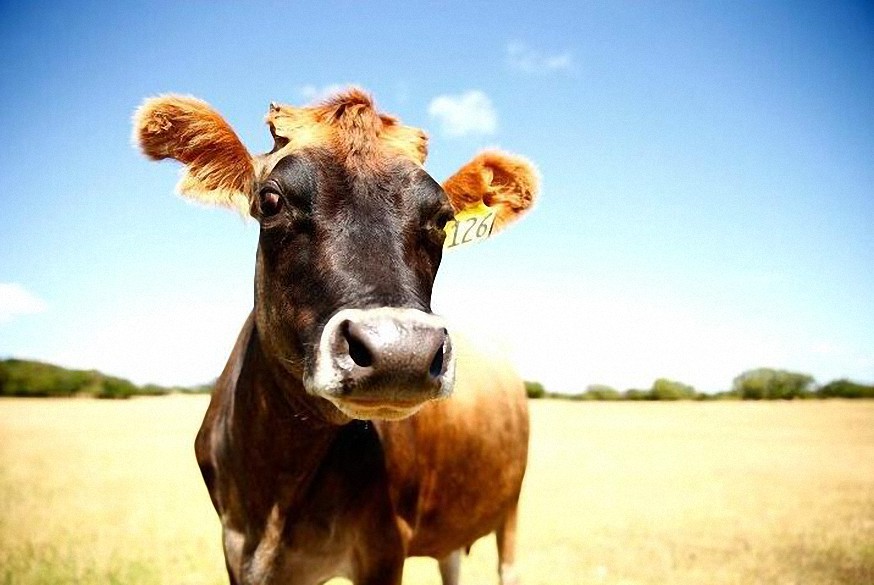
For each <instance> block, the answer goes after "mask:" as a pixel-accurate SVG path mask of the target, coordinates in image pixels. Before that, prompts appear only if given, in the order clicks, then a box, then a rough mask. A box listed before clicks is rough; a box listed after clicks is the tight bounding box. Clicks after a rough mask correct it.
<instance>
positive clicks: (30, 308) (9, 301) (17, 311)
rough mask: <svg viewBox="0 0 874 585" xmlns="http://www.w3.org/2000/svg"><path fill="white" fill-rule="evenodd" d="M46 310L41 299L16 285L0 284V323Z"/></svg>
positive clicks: (13, 283)
mask: <svg viewBox="0 0 874 585" xmlns="http://www.w3.org/2000/svg"><path fill="white" fill-rule="evenodd" d="M45 310H46V304H45V302H43V300H42V299H40V298H38V297H36V296H34V295H33V294H32V293H31V292H29V291H28V290H27V289H25V288H24V287H23V286H21V285H20V284H18V283H15V282H12V283H0V323H5V322H7V321H11V320H12V319H14V318H15V317H18V316H20V315H33V314H35V313H42V312H43V311H45Z"/></svg>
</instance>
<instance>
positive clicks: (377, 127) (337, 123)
mask: <svg viewBox="0 0 874 585" xmlns="http://www.w3.org/2000/svg"><path fill="white" fill-rule="evenodd" d="M267 124H268V125H269V126H270V131H271V133H272V134H273V136H274V139H275V140H276V146H275V147H274V149H273V151H271V152H270V153H268V154H265V155H263V156H261V157H259V161H258V162H259V163H260V169H259V170H260V172H259V173H258V174H259V175H260V176H262V177H263V176H265V175H266V174H267V173H269V171H270V170H271V169H272V168H273V167H274V166H275V165H276V163H277V162H278V161H279V160H281V159H282V158H284V157H285V156H288V155H289V154H292V153H294V152H298V151H301V150H304V149H310V148H317V149H319V150H323V151H328V152H332V153H334V154H335V155H336V156H337V157H338V159H339V160H342V161H343V162H344V163H345V164H346V165H350V166H355V167H359V168H363V169H368V168H379V167H381V166H383V165H385V164H390V163H393V162H397V161H398V159H406V160H409V161H412V162H414V163H415V164H417V165H420V166H421V165H423V164H424V163H425V157H426V156H427V154H428V138H427V136H426V135H425V133H424V132H423V131H422V130H420V129H419V128H414V127H412V126H405V125H403V124H401V123H400V121H399V120H398V119H397V118H394V117H393V116H390V115H387V114H383V113H380V112H378V111H377V110H376V108H375V106H374V104H373V101H372V100H371V98H370V96H369V95H367V94H366V93H364V92H363V91H361V90H358V89H349V90H346V91H344V92H342V93H339V94H337V95H335V96H333V97H332V98H329V99H328V100H327V101H325V102H324V103H322V104H319V105H316V106H311V107H303V108H299V107H294V106H287V105H277V104H271V105H270V111H269V112H268V113H267Z"/></svg>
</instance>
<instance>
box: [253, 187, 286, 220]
mask: <svg viewBox="0 0 874 585" xmlns="http://www.w3.org/2000/svg"><path fill="white" fill-rule="evenodd" d="M259 198H260V201H259V205H260V207H261V216H262V217H273V216H274V215H276V214H277V213H279V212H280V211H282V196H281V195H280V194H279V193H277V192H276V191H274V190H273V189H262V190H261V192H260V193H259Z"/></svg>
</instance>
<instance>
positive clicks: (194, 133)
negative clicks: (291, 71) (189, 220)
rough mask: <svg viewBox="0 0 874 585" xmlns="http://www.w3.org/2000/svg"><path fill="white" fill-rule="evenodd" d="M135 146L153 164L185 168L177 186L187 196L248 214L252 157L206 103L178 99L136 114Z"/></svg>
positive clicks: (164, 99) (153, 102)
mask: <svg viewBox="0 0 874 585" xmlns="http://www.w3.org/2000/svg"><path fill="white" fill-rule="evenodd" d="M134 141H135V142H137V143H138V144H139V146H140V148H141V149H142V151H143V152H144V153H145V154H146V156H148V157H149V158H151V159H153V160H161V159H165V158H174V159H176V160H178V161H179V162H181V163H182V164H184V165H185V171H184V174H183V176H182V179H181V180H180V181H179V185H178V186H177V189H178V190H179V192H180V193H181V194H182V195H185V196H186V197H190V198H192V199H195V200H197V201H201V202H203V203H208V204H212V205H220V206H224V207H232V208H235V209H239V210H240V211H241V212H243V213H248V211H249V194H250V192H251V190H252V185H253V179H254V166H253V163H252V156H251V155H250V154H249V151H248V150H246V147H245V146H243V143H242V142H241V141H240V139H239V138H238V137H237V135H236V133H235V132H234V131H233V129H232V128H231V127H230V125H229V124H228V123H227V122H226V121H225V120H224V118H222V117H221V115H220V114H219V113H218V112H216V111H215V110H214V109H212V107H210V106H209V104H207V103H206V102H203V101H201V100H199V99H196V98H193V97H187V96H177V95H165V96H160V97H156V98H151V99H148V100H146V101H145V102H144V103H143V105H142V106H140V108H139V109H138V110H137V111H136V113H135V114H134Z"/></svg>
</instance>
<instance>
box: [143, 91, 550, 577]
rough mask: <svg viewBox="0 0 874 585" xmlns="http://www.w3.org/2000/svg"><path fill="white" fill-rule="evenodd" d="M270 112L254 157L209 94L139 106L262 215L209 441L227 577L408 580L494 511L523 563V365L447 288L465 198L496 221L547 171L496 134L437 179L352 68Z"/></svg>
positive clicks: (205, 432)
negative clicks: (458, 323)
mask: <svg viewBox="0 0 874 585" xmlns="http://www.w3.org/2000/svg"><path fill="white" fill-rule="evenodd" d="M267 122H268V124H269V125H270V129H271V133H272V134H273V136H274V148H273V150H271V151H270V152H268V153H266V154H263V155H260V156H252V155H251V154H250V153H249V152H248V150H247V149H246V148H245V146H243V144H242V142H241V141H240V140H239V138H238V137H237V135H236V134H235V133H234V131H233V130H232V129H231V127H230V126H229V125H228V124H227V122H225V121H224V119H223V118H222V117H221V116H220V115H219V114H218V113H217V112H216V111H215V110H213V109H212V108H211V107H210V106H209V105H207V104H206V103H204V102H201V101H200V100H197V99H194V98H188V97H180V96H164V97H160V98H155V99H152V100H149V101H147V102H146V103H145V104H144V105H143V107H142V108H141V109H140V110H139V112H138V113H137V116H136V118H135V132H136V137H137V140H138V141H139V143H140V145H141V147H142V148H143V151H144V152H145V153H146V154H147V155H148V156H150V157H152V158H154V159H158V160H159V159H163V158H174V159H176V160H178V161H180V162H182V163H183V164H185V165H186V172H185V174H184V175H183V178H182V181H181V182H180V190H181V191H182V192H183V193H184V194H187V195H189V196H191V197H194V198H196V199H199V200H201V201H206V202H211V203H215V204H218V205H226V206H232V207H238V208H242V209H245V210H246V212H247V213H249V214H251V215H252V217H254V218H255V219H256V220H257V221H258V222H259V224H260V230H261V231H260V237H259V243H258V252H257V256H256V269H255V306H254V308H253V311H252V315H251V316H250V318H249V319H248V321H247V322H246V325H245V326H244V328H243V330H242V332H241V333H240V336H239V338H238V340H237V343H236V345H235V347H234V351H233V353H232V355H231V358H230V360H229V361H228V363H227V366H226V367H225V370H224V372H223V373H222V375H221V377H220V378H219V380H218V382H217V384H216V388H215V391H214V393H213V396H212V401H211V402H210V406H209V409H208V411H207V413H206V417H205V419H204V422H203V426H202V427H201V429H200V432H199V434H198V436H197V442H196V453H197V460H198V463H199V464H200V467H201V470H202V473H203V478H204V481H205V482H206V485H207V488H208V489H209V493H210V496H211V497H212V501H213V504H214V505H215V508H216V511H217V512H218V514H219V516H220V517H221V522H222V527H223V541H224V550H225V559H226V562H227V568H228V573H229V576H230V579H231V581H232V582H233V583H235V584H238V585H243V584H246V585H261V584H269V583H287V584H295V585H310V584H312V585H317V584H320V583H323V582H324V581H326V580H327V579H329V578H331V577H334V576H346V577H349V578H351V579H352V580H353V581H354V582H355V583H357V584H370V585H397V584H399V583H400V579H401V573H402V570H403V562H404V558H406V556H409V555H427V556H433V557H435V558H437V559H438V560H440V568H441V574H442V577H443V582H444V584H446V585H453V584H455V583H457V579H458V563H459V557H460V552H459V551H461V550H463V549H464V548H465V547H468V546H470V545H471V544H472V543H473V541H474V540H476V539H477V538H479V537H480V536H483V535H485V534H488V533H490V532H493V531H494V532H496V533H497V536H498V548H499V557H500V562H501V566H500V574H501V582H502V584H503V585H507V584H508V583H512V582H514V581H515V576H514V571H513V561H514V547H515V526H516V505H517V501H518V498H519V491H520V488H521V484H522V477H523V475H524V472H525V464H526V457H527V445H528V415H527V406H526V399H525V394H524V389H523V385H522V382H521V381H520V380H519V379H518V377H516V375H515V374H514V373H513V371H512V369H511V368H510V367H509V366H508V365H507V364H506V363H505V362H503V361H501V360H499V359H496V358H494V357H493V356H486V355H483V354H479V353H476V352H474V351H473V350H472V349H471V348H470V347H469V346H468V345H467V344H466V343H465V342H464V341H463V340H462V339H461V338H460V337H458V336H457V335H456V334H455V332H450V331H449V330H448V328H447V326H446V324H445V322H444V321H443V320H442V319H441V318H440V317H438V316H436V315H434V314H432V312H431V306H430V302H431V292H432V287H433V283H434V278H435V277H436V274H437V269H438V268H439V265H440V261H441V259H442V251H443V246H444V244H445V243H446V239H447V238H446V232H445V229H444V228H445V227H446V226H447V224H448V222H449V221H450V220H451V219H452V218H453V215H454V214H455V213H458V212H463V211H470V210H472V209H475V208H481V207H483V208H486V209H489V210H491V212H490V213H491V215H490V216H489V217H490V218H491V219H489V222H490V223H488V224H486V223H485V222H483V223H481V224H480V225H479V226H478V227H477V232H481V231H483V230H486V231H488V232H489V233H491V230H492V229H495V230H498V229H501V228H502V227H503V225H505V224H507V223H510V222H512V221H514V220H515V219H516V218H518V217H519V216H520V215H521V214H522V213H523V212H524V211H525V210H526V209H528V208H529V207H530V205H531V202H532V201H533V198H534V195H535V192H536V189H537V177H536V173H535V171H534V170H533V168H532V167H531V165H530V164H529V163H527V162H526V161H524V159H520V158H518V157H513V156H510V155H507V154H505V153H501V152H484V153H481V154H480V155H478V156H477V157H475V158H474V159H473V160H472V161H470V162H469V163H467V164H466V165H465V166H463V167H462V168H461V169H460V170H459V171H458V172H456V173H455V174H454V175H453V176H452V177H450V178H449V179H447V180H446V181H445V182H444V183H443V185H442V186H441V185H440V184H439V183H437V182H436V181H435V180H434V179H433V178H432V177H431V176H430V175H429V174H428V173H427V172H426V171H425V170H424V167H423V165H424V162H425V156H426V154H427V137H426V136H425V134H424V133H423V132H422V131H421V130H418V129H416V128H412V127H409V126H404V125H402V124H400V122H399V121H398V120H397V119H396V118H393V117H391V116H388V115H386V114H381V113H379V112H378V111H377V110H376V109H375V107H374V105H373V102H372V101H371V99H370V97H369V96H367V95H366V94H365V93H363V92H361V91H359V90H355V89H352V90H349V91H347V92H343V93H340V94H338V95H337V96H335V97H333V98H332V99H329V100H327V101H326V102H325V103H324V104H321V105H317V106H313V107H306V108H295V107H291V106H278V105H275V104H271V107H270V110H269V113H268V116H267ZM459 217H461V216H459ZM463 221H465V222H469V221H471V220H469V219H468V218H467V217H466V216H465V219H464V220H463ZM473 221H474V223H476V220H473ZM457 225H460V224H457ZM472 225H473V224H470V223H468V224H466V228H465V229H466V230H467V231H465V234H468V233H469V232H470V231H471V230H472V229H473V228H472ZM455 233H456V234H457V230H456V232H455ZM466 237H467V236H466V235H465V236H464V237H462V240H464V239H465V238H466ZM451 241H452V242H453V243H455V238H453V239H452V240H451ZM453 391H454V395H453ZM450 396H451V397H450Z"/></svg>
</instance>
